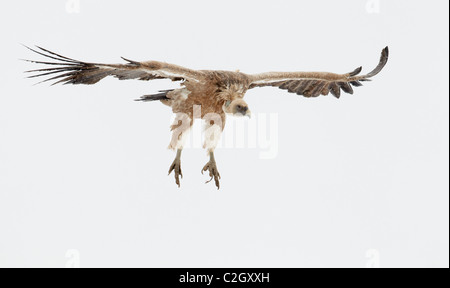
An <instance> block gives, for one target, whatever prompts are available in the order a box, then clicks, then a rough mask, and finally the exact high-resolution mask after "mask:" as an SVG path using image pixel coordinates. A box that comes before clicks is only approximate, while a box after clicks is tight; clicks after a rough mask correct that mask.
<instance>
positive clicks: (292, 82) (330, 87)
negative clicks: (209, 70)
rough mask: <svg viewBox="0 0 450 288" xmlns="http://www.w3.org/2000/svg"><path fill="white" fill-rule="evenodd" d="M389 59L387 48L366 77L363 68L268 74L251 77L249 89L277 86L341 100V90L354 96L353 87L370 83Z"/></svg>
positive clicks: (314, 95) (311, 95)
mask: <svg viewBox="0 0 450 288" xmlns="http://www.w3.org/2000/svg"><path fill="white" fill-rule="evenodd" d="M388 57H389V50H388V47H386V48H384V49H383V51H382V52H381V57H380V61H379V63H378V65H377V67H376V68H375V69H373V70H372V71H371V72H369V73H368V74H366V75H359V73H360V72H361V70H362V68H361V67H359V68H357V69H355V70H354V71H353V72H350V73H346V74H335V73H328V72H292V73H290V72H268V73H261V74H254V75H249V77H250V82H251V83H250V86H249V88H254V87H265V86H275V87H278V88H280V89H285V90H288V92H292V93H297V94H298V95H303V96H305V97H317V96H319V95H327V94H329V93H331V94H332V95H333V96H335V97H336V98H339V97H340V95H341V89H342V90H343V91H344V92H346V93H349V94H353V88H352V86H355V87H357V86H362V84H361V82H362V81H370V79H369V78H371V77H373V76H375V75H377V74H378V73H379V72H380V71H381V70H382V69H383V67H384V66H385V65H386V63H387V60H388Z"/></svg>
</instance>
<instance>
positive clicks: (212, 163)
mask: <svg viewBox="0 0 450 288" xmlns="http://www.w3.org/2000/svg"><path fill="white" fill-rule="evenodd" d="M204 171H209V177H211V179H209V180H208V181H206V183H209V182H211V180H213V179H214V182H215V183H216V187H217V189H219V188H220V183H219V180H220V174H219V171H218V170H217V165H216V160H215V158H214V152H213V151H210V152H209V161H208V163H206V165H205V166H204V167H203V169H202V174H203V172H204Z"/></svg>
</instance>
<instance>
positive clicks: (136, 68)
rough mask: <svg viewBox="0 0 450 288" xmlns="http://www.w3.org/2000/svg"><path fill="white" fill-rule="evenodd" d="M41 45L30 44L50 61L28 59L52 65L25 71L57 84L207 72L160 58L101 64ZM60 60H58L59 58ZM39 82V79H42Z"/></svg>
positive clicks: (199, 75)
mask: <svg viewBox="0 0 450 288" xmlns="http://www.w3.org/2000/svg"><path fill="white" fill-rule="evenodd" d="M25 47H27V46H25ZM36 47H37V49H32V48H30V47H27V48H28V49H30V50H31V51H33V52H35V53H37V54H40V55H42V56H45V57H47V58H49V59H52V60H50V61H51V62H49V61H34V60H25V61H28V62H32V63H37V64H44V65H48V66H51V67H48V68H42V69H34V70H29V71H25V72H27V73H35V74H33V75H31V76H28V77H29V78H34V77H41V76H48V78H47V79H45V80H43V81H41V82H46V81H54V83H53V84H52V85H54V84H58V83H63V84H95V83H97V82H98V81H100V80H101V79H103V78H105V77H106V76H114V77H116V78H118V79H119V80H126V79H138V80H153V79H171V80H173V81H181V80H191V81H201V80H202V79H203V77H204V73H203V72H201V71H197V70H191V69H188V68H184V67H181V66H177V65H173V64H168V63H164V62H158V61H147V62H137V61H132V60H128V59H125V58H122V59H124V60H125V61H127V63H125V64H100V63H89V62H82V61H78V60H74V59H71V58H67V57H64V56H61V55H59V54H56V53H54V52H51V51H49V50H47V49H44V48H42V47H39V46H36ZM55 60H56V62H55ZM41 82H39V83H41Z"/></svg>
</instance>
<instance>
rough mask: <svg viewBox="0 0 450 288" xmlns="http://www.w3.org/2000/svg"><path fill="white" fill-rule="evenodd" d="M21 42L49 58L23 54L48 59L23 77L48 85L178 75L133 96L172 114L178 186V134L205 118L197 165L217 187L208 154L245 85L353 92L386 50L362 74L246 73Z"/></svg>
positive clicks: (306, 92) (238, 106)
mask: <svg viewBox="0 0 450 288" xmlns="http://www.w3.org/2000/svg"><path fill="white" fill-rule="evenodd" d="M27 48H28V49H30V50H32V51H33V52H35V53H38V54H40V55H42V56H45V57H47V58H50V59H52V61H50V62H48V61H32V60H26V61H29V62H33V63H37V64H45V65H49V67H48V68H43V69H35V70H29V71H26V72H27V73H36V74H34V75H31V76H29V78H34V77H41V76H47V77H48V78H47V79H45V80H43V81H42V82H47V81H54V82H53V84H52V85H55V84H58V83H62V84H95V83H97V82H98V81H100V80H101V79H103V78H105V77H106V76H114V77H116V78H118V79H119V80H126V79H137V80H154V79H170V80H172V81H181V83H180V86H181V87H180V88H179V89H172V90H162V91H159V93H156V94H151V95H144V96H142V97H141V98H140V99H138V101H155V100H160V101H161V102H162V103H164V104H165V105H168V106H170V107H171V108H172V111H173V113H175V114H176V118H175V122H174V123H173V125H172V126H171V130H172V140H171V142H170V144H169V148H170V149H174V150H177V156H176V158H175V160H174V161H173V163H172V165H171V166H170V169H169V174H170V173H171V172H172V171H174V174H175V181H176V183H177V185H178V186H180V180H179V179H180V176H181V177H182V172H181V164H180V163H181V161H180V157H181V151H182V149H183V139H184V138H185V135H186V134H187V133H188V132H189V130H190V128H191V127H192V124H193V120H194V119H195V118H201V119H203V120H205V122H206V131H205V132H206V134H207V135H206V141H205V148H206V149H207V150H208V152H209V155H210V160H209V162H208V163H207V164H206V165H205V166H204V167H203V169H202V173H203V171H208V172H209V175H210V177H211V179H210V180H209V181H211V180H213V179H214V181H215V184H216V186H217V188H219V179H220V174H219V172H218V171H217V167H216V162H215V159H214V148H215V147H216V145H217V142H218V140H219V137H220V133H221V131H222V130H223V129H224V127H225V120H226V114H233V115H236V116H238V115H239V116H250V110H249V109H248V105H247V103H246V102H245V101H244V100H243V97H244V95H245V93H246V92H247V90H248V89H252V88H255V87H266V86H272V87H278V88H280V89H284V90H287V91H288V92H291V93H296V94H298V95H303V96H305V97H317V96H320V95H328V94H332V95H333V96H335V97H336V98H339V97H340V95H341V90H342V91H343V92H345V93H349V94H353V88H352V86H354V87H359V86H362V83H361V82H363V81H370V78H371V77H373V76H375V75H377V74H378V73H379V72H380V71H381V70H382V69H383V67H384V66H385V65H386V63H387V60H388V54H389V53H388V52H389V51H388V47H386V48H384V49H383V51H382V53H381V57H380V61H379V63H378V65H377V67H376V68H375V69H374V70H372V71H371V72H369V73H367V74H365V75H360V72H361V70H362V68H361V67H359V68H357V69H355V70H354V71H352V72H349V73H345V74H335V73H329V72H268V73H261V74H254V75H250V74H245V73H241V72H238V71H236V72H231V71H217V70H192V69H188V68H184V67H181V66H177V65H173V64H168V63H163V62H158V61H147V62H137V61H133V60H128V59H125V58H122V59H124V60H125V61H126V62H127V63H125V64H101V63H88V62H82V61H78V60H74V59H72V58H67V57H64V56H61V55H59V54H56V53H54V52H51V51H49V50H47V49H44V48H41V47H38V46H37V49H32V48H29V47H27ZM54 61H57V62H54ZM39 83H41V82H39ZM196 111H197V112H196ZM209 181H208V182H209Z"/></svg>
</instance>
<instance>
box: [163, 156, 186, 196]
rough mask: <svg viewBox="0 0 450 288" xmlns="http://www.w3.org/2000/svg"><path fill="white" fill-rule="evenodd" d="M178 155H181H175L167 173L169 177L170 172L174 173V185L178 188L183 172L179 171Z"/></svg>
mask: <svg viewBox="0 0 450 288" xmlns="http://www.w3.org/2000/svg"><path fill="white" fill-rule="evenodd" d="M180 154H181V153H177V157H176V158H175V160H173V162H172V164H171V165H170V168H169V173H168V174H167V175H170V173H172V171H173V172H174V178H175V184H177V185H178V188H179V187H180V176H181V179H183V172H182V171H181V161H180Z"/></svg>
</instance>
